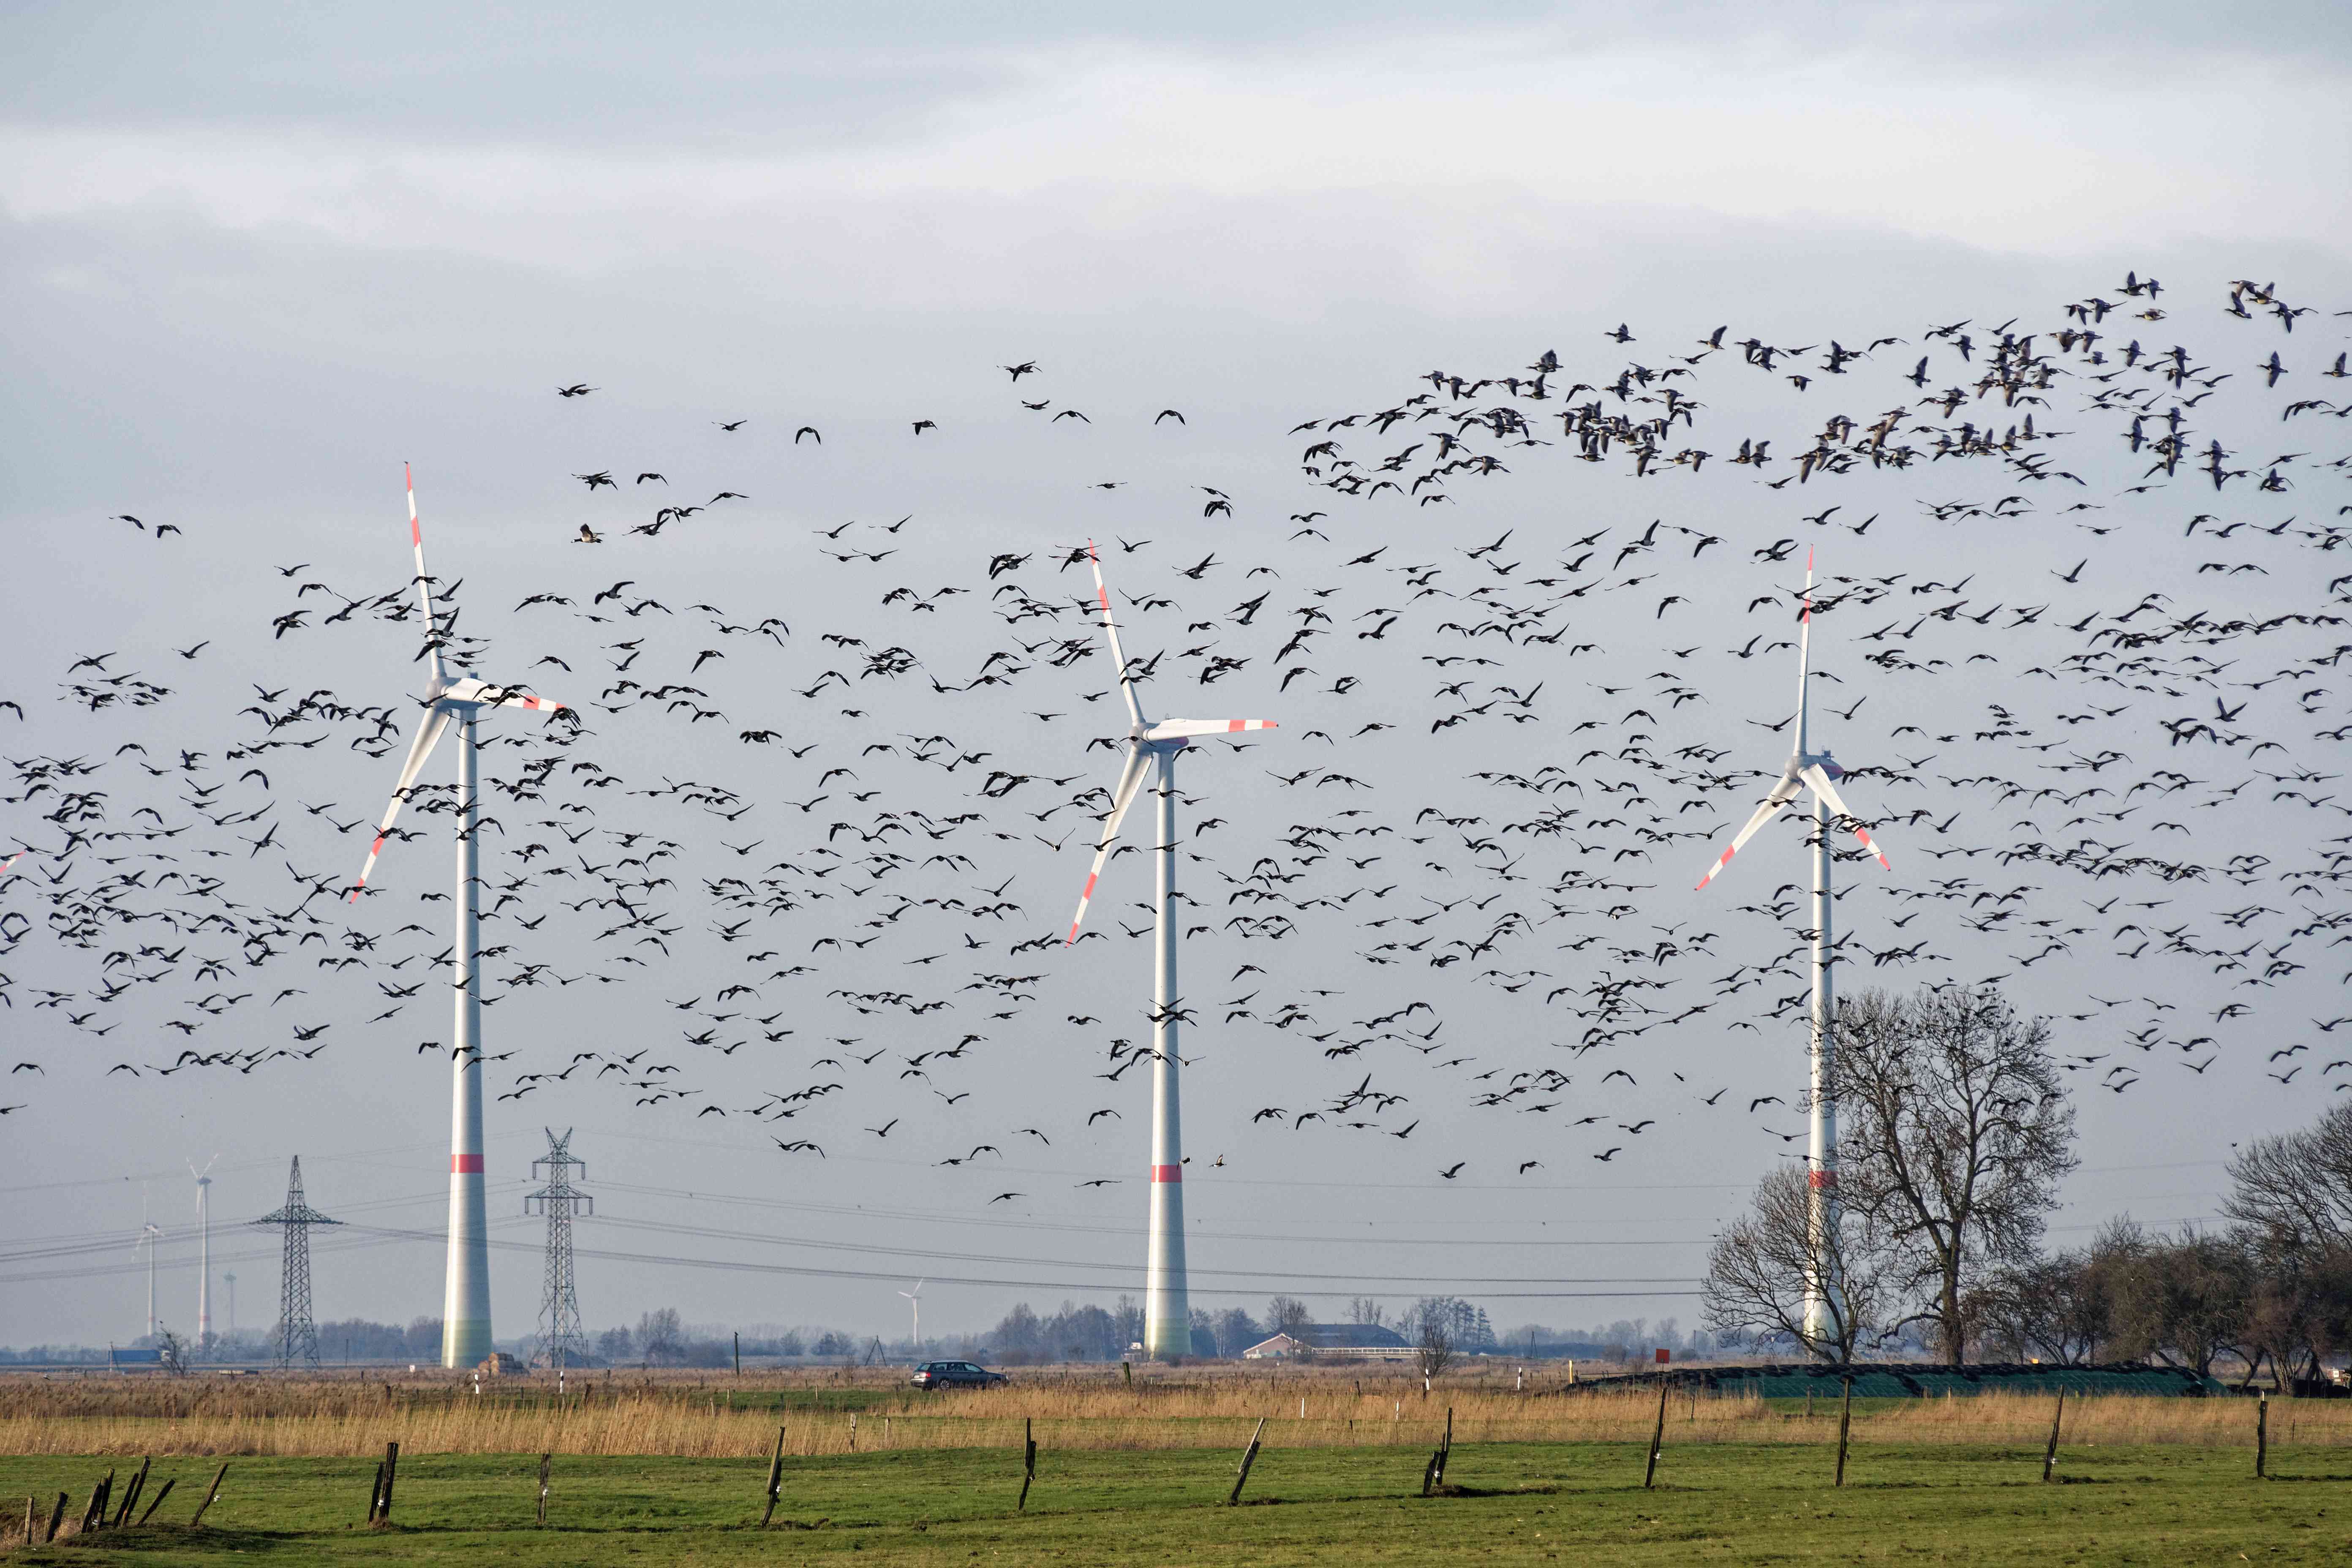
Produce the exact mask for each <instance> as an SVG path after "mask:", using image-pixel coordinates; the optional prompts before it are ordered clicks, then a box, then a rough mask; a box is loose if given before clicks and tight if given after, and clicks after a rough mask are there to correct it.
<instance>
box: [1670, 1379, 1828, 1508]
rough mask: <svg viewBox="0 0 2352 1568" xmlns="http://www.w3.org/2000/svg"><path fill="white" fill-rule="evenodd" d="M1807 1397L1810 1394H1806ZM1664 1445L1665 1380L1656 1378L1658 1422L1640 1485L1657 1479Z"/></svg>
mask: <svg viewBox="0 0 2352 1568" xmlns="http://www.w3.org/2000/svg"><path fill="white" fill-rule="evenodd" d="M1806 1397H1807V1398H1809V1399H1810V1398H1811V1394H1808V1395H1807V1396H1806ZM1665 1446H1666V1380H1665V1379H1664V1378H1663V1377H1662V1378H1660V1379H1658V1424H1657V1426H1654V1427H1653V1428H1652V1429H1651V1432H1650V1462H1649V1463H1648V1464H1647V1465H1645V1466H1643V1469H1642V1486H1643V1489H1645V1490H1646V1489H1648V1488H1650V1487H1651V1486H1652V1485H1654V1484H1655V1482H1656V1481H1657V1479H1658V1451H1659V1450H1660V1449H1661V1448H1664V1447H1665Z"/></svg>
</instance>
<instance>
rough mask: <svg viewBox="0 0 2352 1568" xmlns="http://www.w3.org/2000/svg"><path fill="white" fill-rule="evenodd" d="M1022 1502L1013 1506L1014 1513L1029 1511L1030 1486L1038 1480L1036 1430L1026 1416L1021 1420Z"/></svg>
mask: <svg viewBox="0 0 2352 1568" xmlns="http://www.w3.org/2000/svg"><path fill="white" fill-rule="evenodd" d="M1021 1448H1022V1454H1021V1500H1020V1501H1019V1502H1016V1503H1014V1504H1013V1512H1015V1513H1024V1512H1026V1511H1027V1510H1028V1508H1029V1484H1030V1483H1031V1482H1032V1481H1034V1480H1035V1479H1037V1435H1036V1429H1035V1427H1034V1426H1031V1425H1030V1421H1029V1417H1027V1416H1026V1415H1024V1416H1023V1417H1022V1418H1021Z"/></svg>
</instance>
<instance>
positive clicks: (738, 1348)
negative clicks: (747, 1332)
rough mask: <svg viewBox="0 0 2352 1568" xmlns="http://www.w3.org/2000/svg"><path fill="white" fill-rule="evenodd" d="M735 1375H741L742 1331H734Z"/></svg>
mask: <svg viewBox="0 0 2352 1568" xmlns="http://www.w3.org/2000/svg"><path fill="white" fill-rule="evenodd" d="M735 1375H736V1376H738V1377H740V1376H742V1375H743V1331H742V1330H740V1329H738V1330H736V1331H735Z"/></svg>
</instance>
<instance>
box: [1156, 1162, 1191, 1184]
mask: <svg viewBox="0 0 2352 1568" xmlns="http://www.w3.org/2000/svg"><path fill="white" fill-rule="evenodd" d="M1151 1179H1152V1180H1153V1181H1155V1182H1181V1181H1182V1180H1183V1179H1184V1167H1183V1166H1181V1165H1154V1166H1152V1167H1151Z"/></svg>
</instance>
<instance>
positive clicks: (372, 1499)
mask: <svg viewBox="0 0 2352 1568" xmlns="http://www.w3.org/2000/svg"><path fill="white" fill-rule="evenodd" d="M381 1511H383V1460H382V1459H378V1460H377V1461H376V1462H375V1479H373V1480H371V1481H369V1482H368V1511H367V1521H368V1523H370V1524H371V1525H373V1523H375V1516H376V1515H377V1514H378V1513H380V1512H381Z"/></svg>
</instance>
